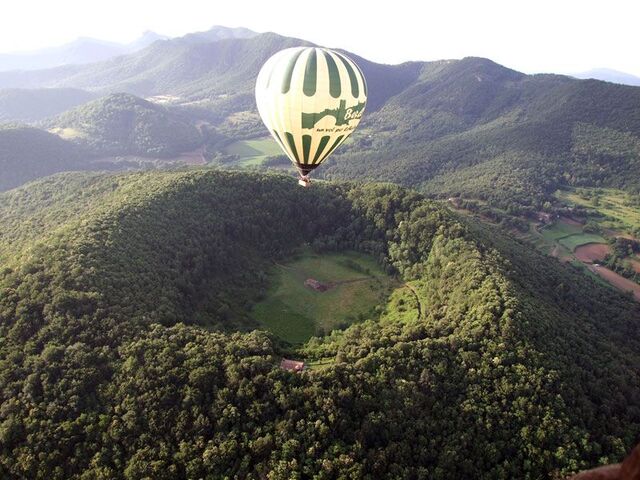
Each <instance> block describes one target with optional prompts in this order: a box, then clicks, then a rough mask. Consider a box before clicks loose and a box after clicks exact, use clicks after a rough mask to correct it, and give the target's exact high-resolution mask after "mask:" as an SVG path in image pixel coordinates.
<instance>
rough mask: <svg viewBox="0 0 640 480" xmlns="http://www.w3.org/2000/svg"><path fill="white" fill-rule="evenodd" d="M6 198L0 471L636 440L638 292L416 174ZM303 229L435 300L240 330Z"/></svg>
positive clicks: (544, 472) (342, 470) (375, 469)
mask: <svg viewBox="0 0 640 480" xmlns="http://www.w3.org/2000/svg"><path fill="white" fill-rule="evenodd" d="M52 191H53V192H57V193H56V194H55V195H53V197H52V196H51V195H50V192H52ZM1 199H2V200H3V201H2V202H0V218H2V219H3V220H4V222H3V223H2V225H3V227H2V230H1V233H2V236H0V255H2V256H1V257H0V258H2V260H1V261H2V269H0V337H2V338H3V339H4V341H3V342H2V343H1V344H0V392H1V393H0V401H1V403H2V404H1V408H0V474H1V475H2V476H3V477H6V478H24V477H26V478H34V479H36V478H48V479H68V478H78V479H81V478H104V479H107V478H108V479H113V478H125V479H137V478H154V479H163V478H167V479H169V478H171V479H175V478H256V479H258V478H270V479H290V478H326V479H329V478H353V479H356V478H358V479H359V478H388V477H397V478H436V479H437V478H443V479H445V478H486V479H489V478H491V479H493V478H545V477H552V476H557V475H559V474H561V473H566V472H569V471H574V470H577V469H580V468H582V467H585V466H590V465H593V464H597V463H606V462H611V461H615V460H617V459H619V458H621V457H622V455H623V454H624V453H625V451H626V450H627V449H628V448H629V447H630V446H631V445H632V444H633V443H634V442H635V441H636V440H637V438H636V435H637V432H638V431H639V430H638V426H639V425H640V410H639V409H638V407H637V405H640V393H639V392H638V391H637V388H635V385H637V382H638V379H639V378H638V377H639V375H640V371H639V368H638V365H640V358H639V357H640V354H639V353H638V352H640V345H639V343H640V341H638V339H637V338H638V337H637V335H635V332H636V331H637V327H638V325H637V322H638V318H639V316H638V315H639V313H640V310H639V309H638V306H637V305H636V304H634V303H633V302H631V301H630V300H628V299H626V298H625V297H623V296H621V295H620V296H619V295H616V294H615V293H612V292H611V291H610V290H608V289H603V288H602V287H600V286H599V285H598V284H596V283H594V282H593V281H592V280H590V279H589V278H586V277H584V276H582V275H581V274H579V273H577V272H573V271H571V270H570V269H568V268H567V267H564V266H562V265H559V264H557V262H553V261H552V260H549V259H546V258H545V257H543V256H540V255H537V254H535V253H533V252H530V251H529V249H527V248H526V247H524V246H522V245H520V244H518V243H514V242H513V240H511V239H509V238H506V237H502V236H501V235H500V234H499V233H498V232H496V231H493V230H487V228H488V227H483V226H481V225H477V224H473V223H470V224H465V223H463V222H462V221H461V220H460V219H457V218H456V217H454V216H452V214H451V213H449V212H448V211H447V210H446V209H444V208H442V207H441V206H438V205H437V204H435V203H433V202H430V201H428V200H425V199H424V198H423V197H422V196H420V195H418V194H416V193H413V192H410V191H406V190H403V189H401V188H399V187H397V186H392V185H366V186H355V185H349V184H331V183H324V182H316V183H315V184H314V187H313V188H312V189H299V188H297V187H295V184H294V182H293V181H292V179H290V178H288V177H284V176H272V175H252V177H251V178H249V177H248V176H247V175H245V174H238V173H230V172H226V173H225V172H216V171H208V172H201V171H192V172H164V173H153V174H151V173H146V174H140V173H138V174H127V175H124V174H119V175H101V176H100V175H71V174H67V175H62V176H59V177H58V178H54V179H52V180H51V179H48V180H44V181H42V182H38V183H35V184H34V185H31V186H30V187H29V188H28V189H21V190H17V191H14V192H9V193H6V194H3V196H2V197H1ZM5 205H9V206H10V207H5ZM78 212H80V213H79V214H78ZM4 225H7V227H5V226H4ZM303 242H307V243H314V242H315V243H316V247H318V248H320V249H337V250H339V249H345V248H355V249H358V250H360V251H364V252H367V253H369V254H372V255H374V256H375V257H376V258H378V259H379V261H380V262H381V264H382V265H383V266H385V268H387V269H388V271H390V272H395V273H396V274H398V275H399V276H401V277H402V278H403V279H405V280H406V281H410V282H411V284H412V285H413V286H414V289H415V292H416V295H417V298H418V299H419V301H420V305H421V309H422V316H421V317H420V318H417V316H416V317H415V318H411V317H409V316H397V317H395V312H394V310H393V308H392V307H391V306H386V307H385V306H382V307H383V309H385V310H386V313H385V321H384V322H381V321H378V320H376V319H370V320H367V321H365V322H363V323H359V324H356V325H353V326H351V327H349V328H348V329H346V330H345V331H344V332H334V333H332V334H331V335H329V336H327V337H324V338H316V339H312V340H311V341H310V342H308V343H307V344H306V345H305V346H303V347H302V348H301V349H300V350H298V351H297V352H292V351H291V347H290V346H287V345H284V344H282V343H281V341H280V340H278V339H277V338H274V337H273V336H271V335H269V334H267V333H264V332H261V331H257V330H256V331H250V330H253V329H254V328H256V327H259V326H257V325H255V324H254V323H253V322H252V321H251V319H250V307H251V305H252V304H253V302H255V301H256V300H257V299H259V298H260V296H261V295H262V292H263V290H264V289H265V288H266V287H267V277H266V275H263V273H264V272H265V271H266V269H267V268H268V266H269V265H270V262H272V261H277V260H279V259H282V258H284V257H286V255H287V254H288V253H289V252H290V251H291V250H292V249H293V248H295V247H297V246H298V245H300V244H301V243H303ZM202 327H206V328H202ZM285 352H287V354H288V355H289V354H293V355H295V356H296V357H303V358H307V359H323V360H333V364H332V365H331V366H329V367H327V368H324V369H321V370H311V371H308V372H305V373H302V374H293V373H289V372H286V371H283V370H281V369H279V368H278V364H279V360H280V358H281V356H282V355H283V354H284V353H285Z"/></svg>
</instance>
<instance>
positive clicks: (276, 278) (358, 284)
mask: <svg viewBox="0 0 640 480" xmlns="http://www.w3.org/2000/svg"><path fill="white" fill-rule="evenodd" d="M272 275H273V286H272V287H271V289H270V290H269V292H268V293H267V297H266V298H265V299H264V300H263V301H261V302H260V303H258V304H257V305H255V307H254V309H253V312H252V316H253V318H254V319H255V320H257V321H259V322H260V323H262V324H263V325H264V326H265V328H266V329H267V330H269V331H271V332H273V333H274V334H276V335H277V336H278V337H280V338H282V339H283V340H286V341H288V342H291V343H294V344H295V343H301V342H304V341H305V340H307V339H308V338H310V337H312V336H314V335H322V334H325V333H329V332H330V331H331V330H334V329H336V328H343V327H345V326H347V325H349V324H351V323H354V322H356V321H359V320H363V319H366V318H371V317H374V316H376V315H377V314H376V313H375V307H376V306H377V305H380V304H382V303H384V302H385V301H386V299H387V297H388V296H389V295H390V293H391V291H392V290H393V288H394V287H397V286H398V285H399V282H398V281H396V280H394V279H393V278H391V277H389V276H387V275H386V274H385V273H384V272H383V271H382V270H381V269H380V267H379V266H378V265H377V263H376V262H375V261H374V260H373V259H372V258H371V257H369V256H367V255H363V254H360V253H356V252H343V253H331V254H321V255H318V254H314V253H312V252H311V251H310V250H304V251H303V252H302V253H301V254H299V255H298V256H297V257H295V258H294V259H292V261H291V262H289V263H287V264H286V265H276V266H275V267H274V270H273V272H272ZM310 278H311V279H314V280H317V281H319V282H321V283H322V284H324V285H329V286H330V288H328V290H326V291H318V290H315V289H313V288H311V287H309V286H306V285H305V280H307V279H310Z"/></svg>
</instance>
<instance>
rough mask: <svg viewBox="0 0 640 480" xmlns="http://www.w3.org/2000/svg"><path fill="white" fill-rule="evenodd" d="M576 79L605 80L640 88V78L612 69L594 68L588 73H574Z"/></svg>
mask: <svg viewBox="0 0 640 480" xmlns="http://www.w3.org/2000/svg"><path fill="white" fill-rule="evenodd" d="M572 76H573V77H575V78H583V79H584V78H593V79H595V80H603V81H605V82H611V83H620V84H622V85H633V86H636V87H639V86H640V77H636V76H635V75H631V74H629V73H625V72H619V71H618V70H612V69H610V68H594V69H593V70H588V71H586V72H581V73H574V74H573V75H572Z"/></svg>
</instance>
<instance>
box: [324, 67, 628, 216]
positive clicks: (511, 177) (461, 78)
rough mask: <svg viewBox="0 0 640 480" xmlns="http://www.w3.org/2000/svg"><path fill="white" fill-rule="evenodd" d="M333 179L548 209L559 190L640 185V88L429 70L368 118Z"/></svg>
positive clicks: (335, 163)
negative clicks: (373, 181) (386, 183)
mask: <svg viewBox="0 0 640 480" xmlns="http://www.w3.org/2000/svg"><path fill="white" fill-rule="evenodd" d="M363 126H364V128H367V127H368V130H365V132H366V133H368V135H366V136H365V135H360V137H359V141H356V142H354V143H353V144H352V146H351V148H349V149H346V148H344V149H342V151H341V152H339V155H338V156H337V157H335V156H334V158H333V159H332V161H331V162H330V164H329V165H330V166H329V168H327V169H326V170H324V171H325V172H326V176H327V177H330V178H353V177H358V178H367V179H376V180H385V181H389V180H392V181H395V182H398V183H401V184H404V185H410V186H413V187H416V188H419V189H420V190H422V191H425V192H427V193H433V194H436V195H440V196H452V195H463V196H467V197H472V198H480V199H482V200H486V201H488V202H490V203H492V204H494V205H497V206H500V207H503V208H509V207H514V208H517V207H521V206H524V207H527V206H530V207H532V208H534V209H540V208H541V206H542V204H543V203H544V202H545V201H548V200H550V199H551V194H552V193H553V192H554V191H555V190H556V189H558V188H560V187H562V186H566V185H570V186H611V187H616V188H623V189H627V190H629V191H638V190H639V189H640V176H639V175H638V172H640V149H639V148H638V145H640V88H637V87H629V86H623V85H614V84H609V83H605V82H600V81H596V80H584V81H577V80H574V79H571V78H569V77H563V76H554V75H533V76H531V75H524V74H521V73H518V72H515V71H513V70H509V69H506V68H504V67H502V66H500V65H497V64H495V63H493V62H491V61H489V60H485V59H479V58H466V59H463V60H459V61H450V62H439V63H438V62H436V63H433V64H426V65H425V67H424V70H423V74H422V75H421V77H420V79H419V80H418V81H417V82H415V83H414V84H413V85H412V86H410V87H409V88H407V89H406V90H405V91H403V92H402V93H401V94H399V95H396V96H394V97H392V98H391V99H390V100H389V101H388V102H387V103H386V104H385V105H384V107H383V108H382V109H381V110H379V111H378V112H375V113H373V114H371V115H369V116H368V117H367V118H366V121H365V122H363Z"/></svg>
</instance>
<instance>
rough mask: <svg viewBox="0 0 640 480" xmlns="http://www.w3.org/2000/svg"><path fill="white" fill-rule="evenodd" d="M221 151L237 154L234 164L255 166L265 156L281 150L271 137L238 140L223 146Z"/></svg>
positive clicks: (278, 152) (279, 153)
mask: <svg viewBox="0 0 640 480" xmlns="http://www.w3.org/2000/svg"><path fill="white" fill-rule="evenodd" d="M223 151H224V153H226V154H228V155H238V157H239V159H238V161H237V162H234V165H236V166H238V165H239V166H244V167H248V166H257V165H260V164H261V163H262V162H263V161H264V160H265V159H266V158H267V157H270V156H275V155H282V150H280V147H279V146H278V144H277V143H276V142H275V140H273V139H272V138H271V137H264V138H258V139H255V140H240V141H238V142H234V143H232V144H231V145H229V146H227V147H225V148H224V150H223Z"/></svg>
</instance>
